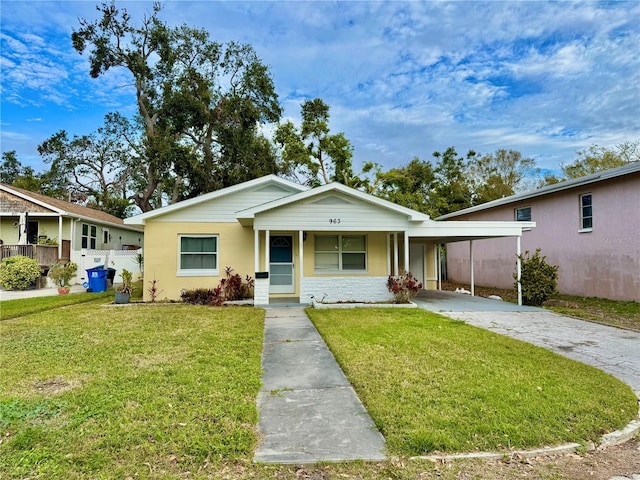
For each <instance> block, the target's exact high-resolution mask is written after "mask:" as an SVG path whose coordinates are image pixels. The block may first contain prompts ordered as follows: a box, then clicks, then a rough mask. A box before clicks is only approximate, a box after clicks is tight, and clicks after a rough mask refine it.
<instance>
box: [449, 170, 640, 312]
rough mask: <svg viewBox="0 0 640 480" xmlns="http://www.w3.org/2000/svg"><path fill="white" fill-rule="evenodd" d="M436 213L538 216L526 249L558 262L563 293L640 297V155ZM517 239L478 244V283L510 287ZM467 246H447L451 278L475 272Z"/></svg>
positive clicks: (508, 217) (512, 217) (525, 239)
mask: <svg viewBox="0 0 640 480" xmlns="http://www.w3.org/2000/svg"><path fill="white" fill-rule="evenodd" d="M438 220H463V221H478V220H485V221H486V220H492V221H496V220H516V221H534V222H535V223H536V228H535V229H533V230H530V231H524V232H523V235H522V239H521V242H522V251H523V252H524V251H526V250H529V251H530V252H531V253H533V252H534V251H535V250H536V248H541V249H542V254H543V255H546V256H547V261H548V262H549V263H551V264H554V265H558V266H559V267H560V268H559V270H558V289H559V291H560V292H561V293H565V294H569V295H580V296H585V297H601V298H610V299H615V300H633V301H640V162H633V163H629V164H627V165H624V166H622V167H618V168H612V169H610V170H605V171H602V172H599V173H595V174H592V175H587V176H584V177H581V178H577V179H573V180H568V181H565V182H561V183H557V184H555V185H548V186H546V187H543V188H540V189H538V190H533V191H529V192H525V193H521V194H517V195H512V196H510V197H505V198H501V199H498V200H494V201H492V202H488V203H485V204H482V205H477V206H475V207H471V208H467V209H464V210H460V211H458V212H454V213H451V214H448V215H444V216H442V217H440V218H439V219H438ZM513 243H514V240H513V239H508V238H507V239H488V240H482V241H478V242H474V244H473V250H472V251H473V264H474V270H475V272H476V273H475V281H476V284H478V285H484V286H493V287H499V288H512V287H513V283H514V280H513V277H512V274H513V272H514V269H515V266H516V258H515V256H514V254H513ZM469 251H470V248H469V245H468V244H467V245H464V244H459V243H456V244H448V245H447V274H448V279H449V280H452V281H460V282H467V281H468V279H469V277H470V269H469V264H470V262H469V258H470V256H469Z"/></svg>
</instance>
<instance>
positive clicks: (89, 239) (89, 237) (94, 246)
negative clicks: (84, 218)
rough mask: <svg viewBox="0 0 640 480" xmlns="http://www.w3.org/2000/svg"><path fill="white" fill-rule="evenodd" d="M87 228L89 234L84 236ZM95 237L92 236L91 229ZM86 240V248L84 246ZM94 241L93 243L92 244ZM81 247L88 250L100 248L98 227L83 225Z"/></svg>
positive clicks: (88, 224)
mask: <svg viewBox="0 0 640 480" xmlns="http://www.w3.org/2000/svg"><path fill="white" fill-rule="evenodd" d="M85 226H86V227H87V234H86V235H85V234H84V227H85ZM92 228H93V231H94V233H95V235H91V229H92ZM85 239H86V242H87V243H86V245H87V246H86V247H85V246H84V243H85ZM92 241H93V242H92ZM80 245H81V246H82V248H86V249H87V250H96V249H97V248H98V227H97V226H96V225H93V224H91V223H83V224H82V225H81V227H80Z"/></svg>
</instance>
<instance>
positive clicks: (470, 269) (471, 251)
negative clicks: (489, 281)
mask: <svg viewBox="0 0 640 480" xmlns="http://www.w3.org/2000/svg"><path fill="white" fill-rule="evenodd" d="M469 271H470V272H471V296H472V297H473V296H475V291H476V290H475V285H474V284H473V240H469Z"/></svg>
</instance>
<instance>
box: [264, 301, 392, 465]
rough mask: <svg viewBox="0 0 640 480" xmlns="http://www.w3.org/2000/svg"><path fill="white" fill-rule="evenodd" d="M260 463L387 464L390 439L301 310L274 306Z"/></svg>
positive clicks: (268, 319) (267, 338) (269, 317)
mask: <svg viewBox="0 0 640 480" xmlns="http://www.w3.org/2000/svg"><path fill="white" fill-rule="evenodd" d="M262 367H263V371H264V373H263V377H262V381H263V387H262V390H261V391H260V393H259V395H258V410H259V416H260V419H259V423H258V429H259V431H260V434H261V442H260V445H259V446H258V448H257V450H256V452H255V456H254V461H256V462H261V463H310V462H318V461H322V460H326V461H341V460H357V459H363V460H383V459H384V458H385V454H384V438H383V437H382V435H381V434H380V433H379V432H378V430H377V429H376V427H375V425H374V423H373V421H372V420H371V417H369V414H368V413H367V411H366V410H365V408H364V406H363V405H362V403H361V402H360V400H359V399H358V397H357V395H356V394H355V391H354V390H353V387H352V386H351V384H350V383H349V381H348V380H347V378H346V377H345V375H344V373H343V372H342V370H341V369H340V367H339V366H338V364H337V363H336V361H335V359H334V358H333V355H332V354H331V352H330V351H329V349H328V348H327V346H326V344H325V343H324V341H323V340H322V338H321V337H320V335H319V334H318V332H317V330H316V329H315V327H314V326H313V324H312V323H311V321H310V320H309V318H308V317H307V315H306V314H305V313H304V310H303V308H301V307H280V308H268V309H267V311H266V316H265V335H264V348H263V352H262Z"/></svg>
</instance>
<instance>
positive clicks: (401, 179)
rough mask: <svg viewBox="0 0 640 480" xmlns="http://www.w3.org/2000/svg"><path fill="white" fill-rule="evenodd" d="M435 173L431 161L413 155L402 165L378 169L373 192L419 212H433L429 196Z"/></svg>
mask: <svg viewBox="0 0 640 480" xmlns="http://www.w3.org/2000/svg"><path fill="white" fill-rule="evenodd" d="M434 181H435V173H434V171H433V166H432V165H431V163H429V162H426V161H423V160H420V159H419V158H418V157H415V158H414V159H413V160H411V161H410V162H409V163H408V164H407V165H405V166H403V167H397V168H392V169H390V170H388V171H387V172H382V171H378V172H377V174H376V187H375V190H374V192H372V193H374V194H376V195H378V196H379V197H382V198H384V199H386V200H389V201H391V202H394V203H397V204H398V205H402V206H404V207H407V208H412V209H414V210H417V211H419V212H424V213H428V214H432V213H434V212H433V211H432V209H431V208H430V206H431V200H432V198H431V196H432V192H433V188H434Z"/></svg>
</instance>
